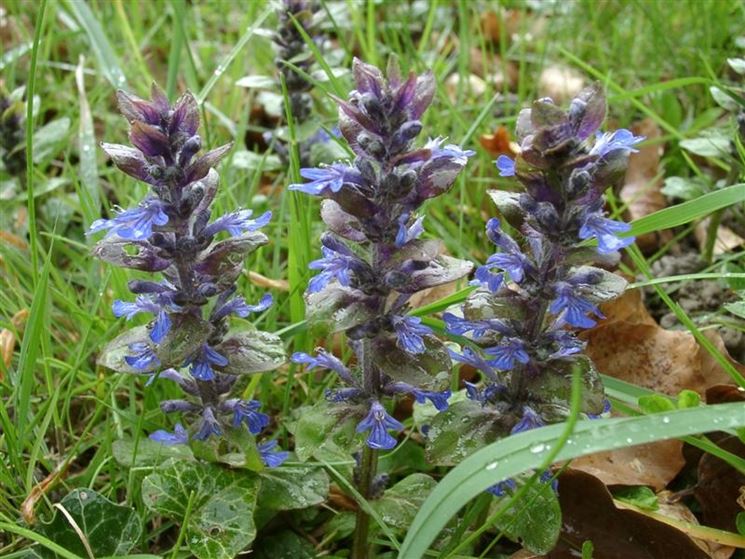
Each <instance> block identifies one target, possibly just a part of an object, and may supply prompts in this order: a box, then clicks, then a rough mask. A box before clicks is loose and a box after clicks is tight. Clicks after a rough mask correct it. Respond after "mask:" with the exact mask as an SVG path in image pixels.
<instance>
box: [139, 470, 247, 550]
mask: <svg viewBox="0 0 745 559" xmlns="http://www.w3.org/2000/svg"><path fill="white" fill-rule="evenodd" d="M259 483H260V480H259V477H258V476H257V475H256V474H254V473H252V472H248V471H245V470H229V469H227V468H222V467H220V466H218V465H217V464H211V463H203V462H186V461H183V460H175V459H171V460H169V461H167V462H165V463H164V464H162V465H161V466H160V467H159V468H158V469H157V470H156V471H155V472H153V473H152V474H150V475H148V476H147V477H146V478H145V479H144V480H143V481H142V500H143V502H144V503H145V505H146V506H147V507H148V508H149V509H150V510H152V511H153V512H156V513H158V514H160V515H163V516H165V517H166V518H169V519H171V520H174V521H176V522H178V523H183V522H184V516H185V515H186V509H187V507H188V505H189V501H190V500H191V501H192V503H191V513H190V515H189V518H188V521H187V524H186V526H185V527H184V528H185V535H186V538H185V541H186V542H187V543H188V545H189V549H190V550H191V552H192V553H193V554H194V555H195V556H196V557H197V558H198V559H233V557H235V556H236V555H237V554H238V553H239V552H241V551H242V550H244V549H245V548H246V547H248V545H249V544H250V543H251V542H252V541H253V540H254V538H255V537H256V526H255V525H254V519H253V516H254V510H255V508H256V499H257V495H258V492H259Z"/></svg>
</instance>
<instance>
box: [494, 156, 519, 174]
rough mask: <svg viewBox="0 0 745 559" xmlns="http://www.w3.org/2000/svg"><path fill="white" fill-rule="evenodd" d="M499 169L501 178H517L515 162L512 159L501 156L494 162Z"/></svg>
mask: <svg viewBox="0 0 745 559" xmlns="http://www.w3.org/2000/svg"><path fill="white" fill-rule="evenodd" d="M494 164H495V165H496V166H497V169H499V176H500V177H514V176H515V160H514V159H510V158H509V157H507V156H506V155H500V156H499V157H497V160H496V161H495V162H494Z"/></svg>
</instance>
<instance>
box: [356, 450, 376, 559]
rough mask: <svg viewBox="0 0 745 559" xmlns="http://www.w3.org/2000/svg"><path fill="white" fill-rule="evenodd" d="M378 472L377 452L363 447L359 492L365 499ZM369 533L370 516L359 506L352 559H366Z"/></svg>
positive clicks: (369, 548)
mask: <svg viewBox="0 0 745 559" xmlns="http://www.w3.org/2000/svg"><path fill="white" fill-rule="evenodd" d="M377 470H378V451H377V450H375V449H372V448H370V447H369V446H367V445H365V448H364V450H363V451H362V458H361V459H360V469H359V472H360V475H359V487H358V489H359V492H360V494H361V495H362V497H364V498H365V499H369V498H370V497H371V489H372V485H373V480H374V479H375V473H376V472H377ZM369 532H370V515H369V514H367V512H366V511H365V510H364V509H363V508H362V507H361V506H360V507H359V508H358V509H357V523H356V524H355V527H354V541H353V543H352V559H368V557H371V556H372V555H371V553H370V551H371V549H372V546H371V545H370V542H369V540H368V534H369Z"/></svg>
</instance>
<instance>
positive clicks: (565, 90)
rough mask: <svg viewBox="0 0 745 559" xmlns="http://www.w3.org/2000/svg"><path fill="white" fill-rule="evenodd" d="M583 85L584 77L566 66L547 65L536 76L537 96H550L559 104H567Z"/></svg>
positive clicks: (584, 82)
mask: <svg viewBox="0 0 745 559" xmlns="http://www.w3.org/2000/svg"><path fill="white" fill-rule="evenodd" d="M585 85H587V83H586V80H585V77H584V76H583V75H582V74H580V73H579V72H577V70H575V69H574V68H569V67H568V66H559V65H553V66H548V67H546V68H544V69H543V71H542V72H541V75H540V77H539V78H538V92H539V94H540V95H539V96H540V97H550V98H551V99H553V100H554V103H556V104H557V105H559V106H564V105H566V104H568V103H569V101H571V100H572V99H574V98H575V97H576V96H577V94H578V93H579V92H580V91H582V89H584V87H585Z"/></svg>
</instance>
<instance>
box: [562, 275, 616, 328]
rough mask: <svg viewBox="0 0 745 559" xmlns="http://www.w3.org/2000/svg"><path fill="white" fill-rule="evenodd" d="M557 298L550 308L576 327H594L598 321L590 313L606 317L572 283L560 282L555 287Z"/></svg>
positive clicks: (598, 316)
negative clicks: (577, 292) (579, 293)
mask: <svg viewBox="0 0 745 559" xmlns="http://www.w3.org/2000/svg"><path fill="white" fill-rule="evenodd" d="M555 293H556V299H554V300H553V301H552V302H551V305H550V306H549V310H550V311H551V312H552V313H553V314H555V315H561V318H562V319H563V321H564V322H566V323H567V324H569V325H571V326H574V327H575V328H592V327H593V326H595V324H596V322H595V320H593V319H592V318H591V317H590V315H595V316H596V317H597V318H605V317H604V316H603V313H601V312H600V309H598V308H597V307H596V306H595V305H593V304H592V303H591V302H590V301H588V300H587V299H583V298H582V297H580V296H579V295H577V294H576V290H575V288H574V287H572V285H571V284H568V283H565V282H560V283H559V284H557V285H556V287H555Z"/></svg>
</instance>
